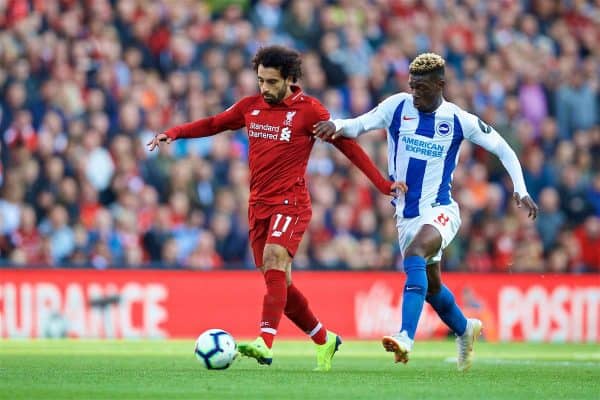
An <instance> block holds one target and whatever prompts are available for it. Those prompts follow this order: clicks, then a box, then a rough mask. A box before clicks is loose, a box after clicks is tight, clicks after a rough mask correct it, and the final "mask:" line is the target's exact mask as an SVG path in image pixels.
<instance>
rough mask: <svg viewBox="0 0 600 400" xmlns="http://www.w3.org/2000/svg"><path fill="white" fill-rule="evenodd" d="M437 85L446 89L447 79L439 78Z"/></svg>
mask: <svg viewBox="0 0 600 400" xmlns="http://www.w3.org/2000/svg"><path fill="white" fill-rule="evenodd" d="M437 86H438V88H440V89H444V87H445V86H446V80H445V79H444V78H439V79H438V81H437Z"/></svg>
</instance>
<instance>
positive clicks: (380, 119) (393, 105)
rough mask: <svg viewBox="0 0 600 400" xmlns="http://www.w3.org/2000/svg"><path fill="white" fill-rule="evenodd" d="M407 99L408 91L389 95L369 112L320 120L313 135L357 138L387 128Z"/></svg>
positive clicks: (327, 137)
mask: <svg viewBox="0 0 600 400" xmlns="http://www.w3.org/2000/svg"><path fill="white" fill-rule="evenodd" d="M406 99H407V94H406V93H398V94H395V95H393V96H390V97H388V98H387V99H385V100H384V101H382V102H381V103H379V104H378V105H377V107H375V108H373V109H372V110H371V111H369V112H368V113H365V114H362V115H359V116H358V117H356V118H349V119H336V120H333V121H319V122H317V123H316V124H314V125H313V135H315V136H316V137H318V138H321V139H324V140H326V139H337V138H339V137H341V136H343V137H347V138H356V137H358V136H359V135H362V134H363V133H365V132H369V131H372V130H375V129H382V128H386V127H388V126H389V125H390V123H391V121H392V118H394V113H395V111H396V110H397V109H398V108H399V107H401V103H403V101H404V100H406Z"/></svg>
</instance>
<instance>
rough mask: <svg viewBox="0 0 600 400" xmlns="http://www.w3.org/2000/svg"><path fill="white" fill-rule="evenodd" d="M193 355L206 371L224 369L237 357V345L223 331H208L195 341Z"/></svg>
mask: <svg viewBox="0 0 600 400" xmlns="http://www.w3.org/2000/svg"><path fill="white" fill-rule="evenodd" d="M194 354H195V355H196V358H197V359H198V360H199V361H200V362H201V363H202V365H204V366H205V367H206V368H207V369H226V368H228V367H229V366H230V365H231V364H232V363H233V360H234V359H235V357H236V356H237V345H236V343H235V340H234V339H233V336H231V335H230V334H229V333H228V332H226V331H224V330H223V329H209V330H207V331H204V332H202V334H201V335H200V336H198V339H196V345H195V346H194Z"/></svg>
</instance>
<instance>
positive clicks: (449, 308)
mask: <svg viewBox="0 0 600 400" xmlns="http://www.w3.org/2000/svg"><path fill="white" fill-rule="evenodd" d="M427 302H428V303H429V304H431V306H432V307H433V309H434V310H435V312H437V313H438V315H439V316H440V318H441V319H442V321H444V323H445V324H446V325H448V327H449V328H450V329H452V330H453V331H454V333H456V334H457V335H459V336H461V335H462V334H464V333H465V330H466V329H467V319H466V318H465V316H464V315H463V313H462V311H460V308H458V305H457V304H456V301H454V295H452V292H451V291H450V290H449V289H448V288H447V287H446V286H445V285H442V290H440V291H439V293H436V294H435V295H433V296H427Z"/></svg>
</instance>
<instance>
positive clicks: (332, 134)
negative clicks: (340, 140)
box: [313, 121, 342, 140]
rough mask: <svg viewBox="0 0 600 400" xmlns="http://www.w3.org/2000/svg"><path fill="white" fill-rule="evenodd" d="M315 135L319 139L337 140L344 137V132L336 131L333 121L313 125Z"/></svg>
mask: <svg viewBox="0 0 600 400" xmlns="http://www.w3.org/2000/svg"><path fill="white" fill-rule="evenodd" d="M313 134H314V135H315V136H316V137H318V138H319V139H323V140H327V139H335V138H337V137H339V136H342V132H341V131H340V132H336V131H335V124H334V123H333V122H331V121H319V122H317V123H316V124H314V125H313Z"/></svg>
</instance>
